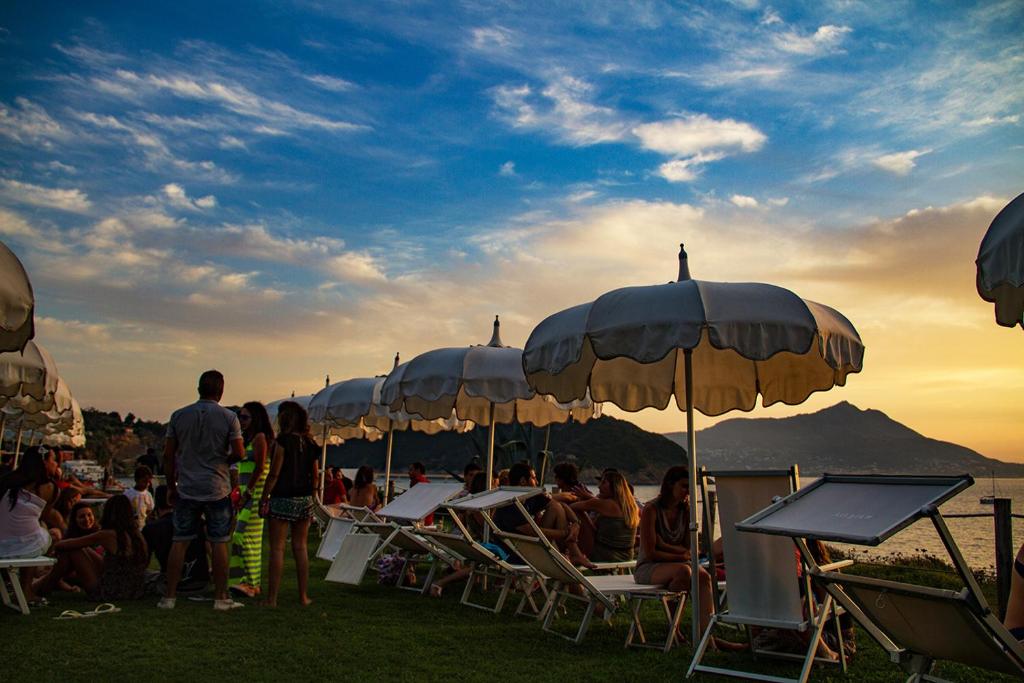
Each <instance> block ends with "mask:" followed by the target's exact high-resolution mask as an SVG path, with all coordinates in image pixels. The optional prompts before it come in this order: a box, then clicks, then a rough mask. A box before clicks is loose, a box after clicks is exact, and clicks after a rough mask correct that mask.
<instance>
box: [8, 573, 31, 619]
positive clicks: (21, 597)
mask: <svg viewBox="0 0 1024 683" xmlns="http://www.w3.org/2000/svg"><path fill="white" fill-rule="evenodd" d="M8 576H10V577H11V588H12V589H13V590H14V597H15V598H17V600H18V609H19V610H20V611H21V613H22V614H26V615H27V614H28V601H27V600H26V599H25V593H24V592H23V591H22V590H21V574H20V573H19V570H18V569H10V570H8Z"/></svg>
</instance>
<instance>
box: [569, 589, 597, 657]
mask: <svg viewBox="0 0 1024 683" xmlns="http://www.w3.org/2000/svg"><path fill="white" fill-rule="evenodd" d="M596 606H597V602H596V601H595V600H594V599H593V598H591V600H590V602H588V603H587V611H586V612H584V614H583V621H581V622H580V630H579V631H577V632H576V639H575V640H573V642H574V643H576V644H577V645H579V644H580V643H582V642H583V638H584V637H586V635H587V629H589V628H590V619H591V618H592V617H593V616H594V608H595V607H596Z"/></svg>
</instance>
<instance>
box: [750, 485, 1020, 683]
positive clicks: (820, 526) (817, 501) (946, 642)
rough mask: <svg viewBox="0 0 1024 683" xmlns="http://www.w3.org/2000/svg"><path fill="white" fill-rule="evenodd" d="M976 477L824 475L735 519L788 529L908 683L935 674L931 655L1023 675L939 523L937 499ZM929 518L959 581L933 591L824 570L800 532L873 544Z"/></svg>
mask: <svg viewBox="0 0 1024 683" xmlns="http://www.w3.org/2000/svg"><path fill="white" fill-rule="evenodd" d="M973 483H974V479H973V478H971V476H970V475H966V474H965V475H960V476H870V475H865V476H852V475H831V474H826V475H825V476H823V477H822V478H821V479H819V480H818V481H816V482H815V483H814V484H811V485H810V486H808V487H806V488H804V489H801V490H799V491H797V492H796V493H794V494H792V495H790V496H788V497H786V498H784V499H782V500H781V501H779V502H778V503H776V504H774V505H772V506H770V507H768V508H767V509H765V510H762V511H761V512H759V513H757V514H755V515H753V516H752V517H750V518H749V519H747V520H745V521H744V522H742V523H741V524H739V525H737V526H738V528H740V529H743V530H745V531H752V532H760V533H765V534H776V535H780V536H789V537H791V538H793V540H794V541H795V542H796V544H797V546H798V547H800V549H801V551H802V552H804V554H805V557H808V558H810V560H809V564H810V566H809V571H810V574H811V577H812V579H813V581H814V582H815V583H816V584H817V585H820V586H822V587H823V588H824V589H825V590H827V591H828V593H829V595H830V596H831V597H833V598H834V599H835V601H836V602H837V603H839V604H840V605H842V606H843V607H844V608H845V609H846V610H847V611H848V612H849V613H850V615H851V616H852V617H853V618H854V619H856V620H857V622H858V623H860V625H861V626H863V627H864V629H865V630H866V631H867V632H868V633H869V634H870V635H871V636H872V637H873V638H874V639H875V640H876V641H877V642H878V643H879V645H881V646H882V648H884V649H885V651H886V652H887V653H888V654H889V657H890V659H891V660H892V661H893V662H894V663H896V664H898V665H899V666H900V667H901V668H903V670H904V671H905V672H907V673H908V674H910V677H909V678H908V679H907V680H908V683H910V682H914V683H916V682H917V681H941V680H942V679H941V678H938V677H937V676H935V675H934V673H933V668H934V665H935V663H936V662H937V661H941V660H948V661H955V662H960V663H962V664H967V665H969V666H977V667H980V668H983V669H988V670H990V671H999V672H1003V673H1008V674H1011V675H1014V676H1017V677H1024V648H1021V645H1020V643H1018V642H1017V641H1016V639H1014V638H1013V636H1011V635H1010V633H1009V632H1008V631H1007V630H1006V629H1005V628H1004V627H1003V625H1002V624H1001V623H999V620H998V619H997V618H996V616H995V614H993V613H992V610H991V609H990V608H989V606H988V603H987V602H986V601H985V597H984V596H983V595H982V593H981V588H980V587H979V586H978V582H977V581H976V580H975V578H974V575H973V574H972V573H971V570H970V567H969V566H968V565H967V563H966V562H965V561H964V558H963V555H962V554H961V553H960V549H959V548H958V547H957V545H956V542H955V541H954V540H953V537H952V535H951V534H950V533H949V529H948V528H947V527H946V523H945V521H944V520H943V519H942V515H941V514H940V513H939V509H938V506H939V505H940V504H942V503H944V502H946V501H947V500H949V499H950V498H952V497H953V496H955V495H956V494H958V493H960V492H961V491H963V490H964V489H966V488H968V487H969V486H971V485H972V484H973ZM923 518H928V519H929V520H930V521H931V522H932V524H933V526H934V527H935V530H936V532H937V533H938V535H939V538H940V539H941V540H942V543H943V545H944V546H945V548H946V551H947V553H948V554H949V557H950V560H951V561H952V563H953V567H954V568H955V569H956V571H957V573H958V574H959V575H960V578H961V580H962V581H963V582H964V588H963V589H962V590H960V591H949V590H939V589H934V588H926V587H923V586H916V585H913V584H907V583H900V582H896V581H883V580H880V579H871V578H866V577H860V576H850V575H846V574H838V573H835V572H831V571H826V570H825V568H822V567H819V566H818V565H817V564H816V563H815V562H814V560H813V558H811V556H810V553H809V552H808V549H807V544H806V542H805V541H804V539H805V538H806V539H817V540H822V541H836V542H842V543H852V544H857V545H867V546H877V545H878V544H879V543H881V542H883V541H885V540H886V539H888V538H890V537H892V536H893V535H895V534H896V533H898V532H899V531H901V530H903V529H905V528H906V527H908V526H910V525H911V524H913V523H914V522H916V521H918V520H920V519H923Z"/></svg>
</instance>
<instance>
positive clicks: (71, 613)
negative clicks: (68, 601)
mask: <svg viewBox="0 0 1024 683" xmlns="http://www.w3.org/2000/svg"><path fill="white" fill-rule="evenodd" d="M120 611H121V608H120V607H116V606H114V605H113V604H111V603H109V602H105V603H103V604H102V605H97V606H96V607H95V608H94V609H91V610H89V611H88V612H77V611H75V610H73V609H66V610H64V611H63V612H61V613H60V614H59V615H58V616H56V617H54V619H60V620H65V619H88V618H89V617H98V616H101V615H103V614H114V613H116V612H120Z"/></svg>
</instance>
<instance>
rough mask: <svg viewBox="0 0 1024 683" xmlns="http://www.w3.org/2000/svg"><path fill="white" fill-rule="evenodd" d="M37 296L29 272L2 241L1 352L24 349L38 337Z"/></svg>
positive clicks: (0, 281)
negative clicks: (33, 338)
mask: <svg viewBox="0 0 1024 683" xmlns="http://www.w3.org/2000/svg"><path fill="white" fill-rule="evenodd" d="M34 313H35V296H34V295H33V294H32V284H31V283H30V282H29V281H28V273H26V272H25V267H24V266H22V265H21V261H19V260H18V257H17V256H15V255H14V252H13V251H11V250H10V249H9V248H8V247H7V245H6V244H4V243H3V242H0V351H21V350H22V349H23V348H25V344H26V343H27V342H28V340H29V339H31V338H32V337H34V336H35V334H36V330H35V315H34Z"/></svg>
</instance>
